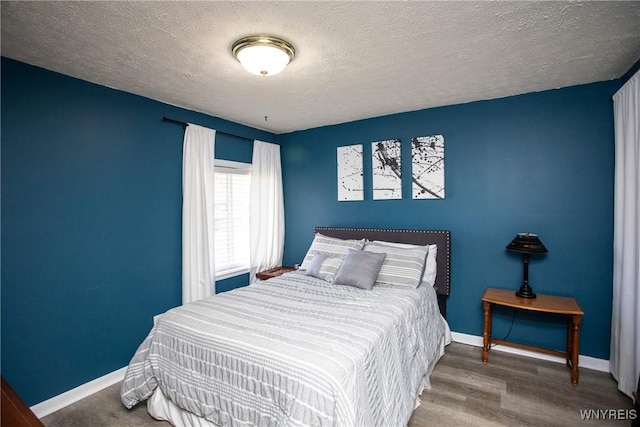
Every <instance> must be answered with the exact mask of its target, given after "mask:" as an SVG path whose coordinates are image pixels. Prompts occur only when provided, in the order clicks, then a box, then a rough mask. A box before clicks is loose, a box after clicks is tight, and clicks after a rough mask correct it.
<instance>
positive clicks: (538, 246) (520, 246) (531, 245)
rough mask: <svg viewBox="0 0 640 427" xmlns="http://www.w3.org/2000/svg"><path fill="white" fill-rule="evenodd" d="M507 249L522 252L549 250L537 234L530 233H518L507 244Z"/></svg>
mask: <svg viewBox="0 0 640 427" xmlns="http://www.w3.org/2000/svg"><path fill="white" fill-rule="evenodd" d="M507 249H509V250H510V251H514V252H520V253H523V254H540V253H545V252H549V251H548V250H547V248H545V247H544V245H543V244H542V242H541V241H540V239H539V238H538V235H537V234H531V233H518V234H517V235H516V237H515V238H514V239H513V240H512V241H511V243H509V244H508V245H507Z"/></svg>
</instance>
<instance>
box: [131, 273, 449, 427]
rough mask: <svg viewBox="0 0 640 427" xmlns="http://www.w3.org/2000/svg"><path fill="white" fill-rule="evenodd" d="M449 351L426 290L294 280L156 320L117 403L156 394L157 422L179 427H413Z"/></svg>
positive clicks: (293, 275) (217, 299) (286, 276)
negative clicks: (418, 403) (421, 397)
mask: <svg viewBox="0 0 640 427" xmlns="http://www.w3.org/2000/svg"><path fill="white" fill-rule="evenodd" d="M448 340H450V338H449V336H448V327H447V325H446V322H445V321H444V319H443V318H442V316H440V313H439V311H438V305H437V300H436V295H435V291H434V290H433V288H431V287H429V286H421V287H419V288H417V289H410V290H407V289H386V288H385V289H375V288H374V290H371V291H363V290H360V289H357V288H352V287H348V286H337V285H332V284H330V283H328V282H325V281H323V280H320V279H316V278H313V277H309V276H305V275H304V274H302V273H300V272H292V273H288V274H284V275H282V276H280V277H276V278H273V279H270V280H268V281H262V282H258V283H256V284H253V285H251V286H247V287H244V288H240V289H236V290H233V291H230V292H226V293H222V294H218V295H215V296H212V297H209V298H206V299H203V300H200V301H196V302H193V303H190V304H187V305H184V306H181V307H178V308H175V309H172V310H170V311H168V312H166V313H165V314H163V315H162V316H160V318H159V319H158V320H157V322H156V324H155V325H154V327H153V328H152V330H151V332H150V333H149V335H148V336H147V337H146V339H145V340H144V342H143V343H142V344H141V345H140V347H139V348H138V350H137V351H136V353H135V355H134V356H133V358H132V360H131V362H130V364H129V367H128V369H127V373H126V375H125V379H124V381H123V383H122V388H121V399H122V402H123V403H124V405H125V406H126V407H128V408H131V407H133V406H135V405H136V404H138V403H139V402H141V401H144V400H146V399H148V398H150V397H151V396H152V395H153V394H154V392H156V390H157V392H156V394H155V395H154V396H155V397H154V399H155V400H154V401H155V402H156V406H157V407H158V408H161V407H167V408H169V409H168V410H167V411H166V412H167V414H165V415H161V414H160V412H161V411H159V410H158V411H156V412H157V413H156V414H153V413H152V415H156V416H157V417H159V418H165V419H168V420H169V421H172V422H173V423H174V424H177V425H179V424H183V423H184V420H186V419H189V420H190V421H189V424H194V423H195V421H193V420H201V421H202V423H201V424H202V425H206V424H208V423H210V424H212V425H219V426H298V425H299V426H303V425H304V426H312V425H317V426H368V427H370V426H376V425H379V426H389V425H406V424H407V422H408V420H409V418H410V416H411V413H412V411H413V409H414V407H415V399H416V395H417V394H418V393H419V392H421V390H422V388H424V387H425V386H427V387H428V378H429V375H430V373H431V370H432V369H433V366H434V365H435V362H436V361H437V360H438V358H439V357H440V356H441V355H442V353H443V346H444V344H446V343H448ZM150 407H151V406H150ZM176 411H178V412H179V411H186V417H187V418H180V417H178V416H177V415H173V416H172V415H171V413H172V412H176ZM194 417H195V418H194ZM180 420H183V421H180Z"/></svg>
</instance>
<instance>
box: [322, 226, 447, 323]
mask: <svg viewBox="0 0 640 427" xmlns="http://www.w3.org/2000/svg"><path fill="white" fill-rule="evenodd" d="M315 232H316V233H320V234H323V235H325V236H329V237H337V238H339V239H369V240H382V241H385V242H395V243H410V244H414V245H427V244H436V245H438V254H437V256H436V262H437V264H438V267H437V269H438V272H437V275H436V283H435V285H434V287H435V289H436V293H437V294H438V304H439V305H440V312H441V313H442V315H443V316H444V317H446V297H447V295H449V290H450V287H451V280H450V275H451V232H450V231H448V230H399V229H388V228H347V227H315Z"/></svg>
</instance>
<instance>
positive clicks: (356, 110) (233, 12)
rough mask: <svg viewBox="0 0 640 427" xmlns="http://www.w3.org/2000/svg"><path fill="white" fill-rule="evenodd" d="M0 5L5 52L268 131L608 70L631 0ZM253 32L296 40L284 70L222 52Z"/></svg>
mask: <svg viewBox="0 0 640 427" xmlns="http://www.w3.org/2000/svg"><path fill="white" fill-rule="evenodd" d="M0 7H1V11H2V51H1V52H2V55H3V56H6V57H9V58H13V59H17V60H19V61H23V62H26V63H29V64H33V65H36V66H39V67H43V68H46V69H49V70H53V71H57V72H60V73H63V74H67V75H70V76H74V77H77V78H80V79H84V80H88V81H91V82H95V83H98V84H101V85H105V86H109V87H113V88H117V89H121V90H124V91H127V92H132V93H135V94H139V95H143V96H146V97H149V98H152V99H156V100H159V101H163V102H166V103H169V104H173V105H177V106H181V107H185V108H188V109H191V110H195V111H200V112H204V113H207V114H210V115H213V116H218V117H222V118H226V119H229V120H232V121H234V122H238V123H243V124H247V125H250V126H254V127H257V128H260V129H266V130H270V131H272V132H275V133H284V132H290V131H294V130H301V129H307V128H311V127H316V126H323V125H328V124H335V123H342V122H348V121H353V120H358V119H362V118H368V117H375V116H381V115H386V114H392V113H398V112H403V111H412V110H418V109H422V108H429V107H435V106H442V105H450V104H459V103H464V102H470V101H476V100H482V99H492V98H499V97H504V96H509V95H515V94H520V93H527V92H535V91H541V90H547V89H553V88H559V87H565V86H572V85H576V84H583V83H590V82H596V81H602V80H610V79H614V78H619V77H620V76H622V75H623V74H624V73H625V72H626V71H627V70H628V69H629V68H630V67H631V66H632V65H633V64H634V63H635V62H636V61H637V60H638V59H639V58H640V1H626V2H616V1H605V2H526V1H525V2H522V1H520V2H452V1H446V2H427V1H417V2H395V1H391V2H354V1H344V2H319V1H318V2H317V1H304V2H286V1H279V2H275V1H274V2H244V1H217V2H204V1H200V2H143V1H139V2H64V1H61V2H11V1H2V3H1V4H0ZM255 33H266V34H274V35H277V36H280V37H283V38H286V39H287V40H289V41H290V42H292V43H293V44H294V45H295V47H296V49H297V56H296V58H295V60H294V61H293V62H292V63H291V64H290V65H289V66H288V67H287V68H286V69H285V70H284V71H283V72H282V73H281V74H278V75H276V76H271V77H260V76H255V75H252V74H249V73H247V72H246V71H244V69H243V68H242V67H241V66H240V64H239V63H238V62H237V61H236V60H235V59H234V58H233V57H232V56H231V53H230V47H231V44H232V43H233V42H234V41H235V40H236V39H238V38H240V37H241V36H246V35H250V34H255ZM265 116H267V117H268V120H267V121H265Z"/></svg>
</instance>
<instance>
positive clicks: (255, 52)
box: [231, 36, 295, 76]
mask: <svg viewBox="0 0 640 427" xmlns="http://www.w3.org/2000/svg"><path fill="white" fill-rule="evenodd" d="M231 52H232V53H233V56H235V58H236V59H237V60H238V61H239V62H240V64H242V66H243V67H244V69H245V70H247V71H248V72H250V73H252V74H256V75H259V76H272V75H275V74H278V73H279V72H281V71H282V70H284V68H285V67H286V66H287V64H289V62H291V60H292V59H293V57H294V55H295V49H294V47H293V46H292V45H291V43H289V42H287V41H286V40H283V39H281V38H278V37H274V36H248V37H243V38H242V39H240V40H238V41H236V42H235V43H234V44H233V46H232V47H231Z"/></svg>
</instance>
